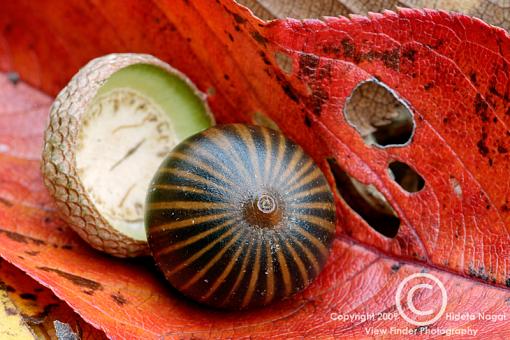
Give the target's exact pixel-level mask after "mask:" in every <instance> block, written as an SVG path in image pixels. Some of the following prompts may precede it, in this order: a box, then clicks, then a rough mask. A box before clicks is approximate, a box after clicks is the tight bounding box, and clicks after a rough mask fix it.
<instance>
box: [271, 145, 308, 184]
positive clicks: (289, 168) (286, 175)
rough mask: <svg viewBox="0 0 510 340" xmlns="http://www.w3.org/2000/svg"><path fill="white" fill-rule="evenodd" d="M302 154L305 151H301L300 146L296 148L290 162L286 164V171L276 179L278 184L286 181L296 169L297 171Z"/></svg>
mask: <svg viewBox="0 0 510 340" xmlns="http://www.w3.org/2000/svg"><path fill="white" fill-rule="evenodd" d="M302 156H303V152H301V150H300V149H299V148H295V149H294V153H293V154H292V157H291V159H290V161H289V163H288V164H286V165H285V171H284V172H283V174H282V175H281V176H278V177H279V178H278V180H277V181H276V184H277V185H282V184H284V183H286V182H287V181H288V180H289V178H290V176H293V173H294V171H296V167H297V163H298V162H299V160H301V157H302Z"/></svg>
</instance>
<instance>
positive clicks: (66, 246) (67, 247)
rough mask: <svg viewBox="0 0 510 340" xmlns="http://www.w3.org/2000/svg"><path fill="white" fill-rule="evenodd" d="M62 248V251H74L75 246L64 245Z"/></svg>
mask: <svg viewBox="0 0 510 340" xmlns="http://www.w3.org/2000/svg"><path fill="white" fill-rule="evenodd" d="M60 248H62V249H66V250H71V249H73V246H72V245H70V244H64V245H63V246H61V247H60Z"/></svg>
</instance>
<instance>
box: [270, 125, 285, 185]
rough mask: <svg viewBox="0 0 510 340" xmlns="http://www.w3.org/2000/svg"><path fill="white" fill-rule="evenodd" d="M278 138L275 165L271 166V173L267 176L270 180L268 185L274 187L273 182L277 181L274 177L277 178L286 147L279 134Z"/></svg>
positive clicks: (283, 139)
mask: <svg viewBox="0 0 510 340" xmlns="http://www.w3.org/2000/svg"><path fill="white" fill-rule="evenodd" d="M278 138H279V139H278V149H277V154H276V159H275V160H274V162H275V164H274V166H273V169H272V171H271V172H270V173H269V174H268V175H269V176H270V178H271V180H270V182H271V183H270V185H274V182H275V180H276V179H277V178H276V177H278V173H279V172H280V168H281V166H282V160H283V156H284V154H285V146H286V142H285V138H284V137H283V135H282V134H280V133H279V134H278Z"/></svg>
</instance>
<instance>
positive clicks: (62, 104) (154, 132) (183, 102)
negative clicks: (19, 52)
mask: <svg viewBox="0 0 510 340" xmlns="http://www.w3.org/2000/svg"><path fill="white" fill-rule="evenodd" d="M212 124H213V117H212V115H211V114H210V112H209V109H208V107H207V104H206V102H205V95H204V94H202V93H201V92H199V91H198V90H197V89H196V87H195V86H194V85H193V84H192V83H191V81H190V80H188V78H186V76H184V75H183V74H182V73H180V72H179V71H177V70H175V69H173V68H172V67H170V66H169V65H168V64H166V63H165V62H163V61H161V60H159V59H157V58H155V57H152V56H150V55H143V54H111V55H107V56H104V57H101V58H97V59H94V60H92V61H91V62H90V63H88V64H87V65H86V66H85V67H84V68H82V69H81V70H80V71H79V72H78V73H77V74H76V75H75V76H74V77H73V79H72V80H71V81H70V82H69V84H68V85H67V86H66V87H65V88H64V89H63V90H62V91H61V92H60V94H59V95H58V97H57V98H56V100H55V102H54V103H53V106H52V107H51V112H50V120H49V124H48V127H47V129H46V132H45V136H44V150H43V162H42V172H43V175H44V182H45V184H46V186H47V187H48V189H49V191H50V193H51V195H52V196H53V197H54V198H55V201H56V204H57V206H58V208H59V210H60V212H61V214H62V217H63V219H64V220H65V221H66V222H67V223H68V224H69V225H70V226H71V227H72V228H73V229H74V230H75V231H76V232H77V233H78V234H79V235H80V236H81V237H82V238H83V239H84V240H86V241H87V242H88V243H90V244H91V245H92V246H93V247H94V248H97V249H99V250H102V251H105V252H107V253H110V254H112V255H115V256H119V257H127V256H136V255H141V254H147V253H148V247H147V240H146V234H145V228H144V223H143V214H144V203H145V196H146V193H147V188H148V185H149V182H150V179H151V178H152V177H153V175H154V173H155V171H156V170H157V168H158V166H159V164H160V163H161V161H162V160H163V158H164V157H165V156H166V155H167V154H168V152H169V151H170V150H171V149H172V148H173V147H174V146H175V145H177V144H178V143H179V142H180V141H182V140H183V139H185V138H187V137H189V136H190V135H193V134H195V133H197V132H199V131H201V130H204V129H206V128H208V127H209V126H211V125H212Z"/></svg>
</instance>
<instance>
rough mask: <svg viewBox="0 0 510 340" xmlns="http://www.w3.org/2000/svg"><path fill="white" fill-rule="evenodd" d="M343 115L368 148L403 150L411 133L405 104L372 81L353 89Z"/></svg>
mask: <svg viewBox="0 0 510 340" xmlns="http://www.w3.org/2000/svg"><path fill="white" fill-rule="evenodd" d="M344 115H345V119H347V121H348V122H349V123H350V124H351V125H352V126H353V127H354V128H355V129H356V131H358V133H359V134H360V135H361V137H363V140H364V141H365V143H366V144H368V145H373V144H375V145H378V146H381V147H385V146H404V145H406V144H408V143H409V142H410V141H411V138H412V136H413V133H414V126H415V122H414V118H413V115H412V113H411V110H410V109H409V107H408V106H407V104H406V103H405V102H404V101H403V100H401V99H399V98H398V97H397V95H396V94H395V93H394V91H393V90H391V89H390V88H389V87H388V86H386V85H385V84H384V83H381V82H380V81H378V80H375V79H374V80H369V81H365V82H363V83H361V84H360V85H358V87H356V88H355V89H354V91H353V92H352V94H351V96H350V97H349V98H348V99H347V102H346V104H345V109H344Z"/></svg>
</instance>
